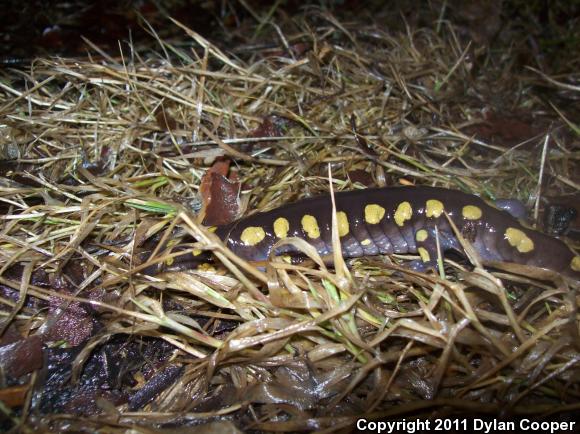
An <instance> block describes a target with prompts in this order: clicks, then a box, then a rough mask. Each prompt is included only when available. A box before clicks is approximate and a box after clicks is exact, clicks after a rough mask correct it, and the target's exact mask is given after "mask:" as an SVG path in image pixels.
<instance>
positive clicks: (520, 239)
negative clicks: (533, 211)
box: [505, 228, 534, 253]
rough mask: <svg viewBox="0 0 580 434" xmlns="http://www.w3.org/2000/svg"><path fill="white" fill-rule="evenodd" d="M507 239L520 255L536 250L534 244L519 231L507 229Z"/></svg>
mask: <svg viewBox="0 0 580 434" xmlns="http://www.w3.org/2000/svg"><path fill="white" fill-rule="evenodd" d="M505 238H506V240H507V241H508V243H510V246H512V247H515V248H516V249H517V250H518V252H520V253H528V252H531V251H532V250H534V242H533V241H532V240H531V239H530V238H529V237H528V236H527V235H526V234H525V233H524V232H523V231H520V230H519V229H516V228H507V229H506V231H505Z"/></svg>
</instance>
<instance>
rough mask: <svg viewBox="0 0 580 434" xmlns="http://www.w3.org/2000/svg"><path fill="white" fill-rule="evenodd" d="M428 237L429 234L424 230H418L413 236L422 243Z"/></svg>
mask: <svg viewBox="0 0 580 434" xmlns="http://www.w3.org/2000/svg"><path fill="white" fill-rule="evenodd" d="M428 237H429V233H428V232H427V231H426V230H425V229H419V230H418V231H417V233H416V234H415V239H416V240H417V241H418V242H420V243H422V242H423V241H425V240H426V239H427V238H428Z"/></svg>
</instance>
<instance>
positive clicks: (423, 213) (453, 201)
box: [217, 187, 580, 280]
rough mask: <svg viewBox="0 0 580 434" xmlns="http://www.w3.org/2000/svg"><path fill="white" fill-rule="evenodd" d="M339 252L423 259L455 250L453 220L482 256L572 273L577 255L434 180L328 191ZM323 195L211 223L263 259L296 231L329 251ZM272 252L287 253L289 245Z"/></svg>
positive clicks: (579, 265)
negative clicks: (418, 184) (332, 195)
mask: <svg viewBox="0 0 580 434" xmlns="http://www.w3.org/2000/svg"><path fill="white" fill-rule="evenodd" d="M335 201H336V211H337V222H338V232H339V236H340V241H341V247H342V252H343V256H344V257H346V258H354V257H359V256H365V255H378V254H391V253H418V254H419V256H420V257H421V260H422V261H423V263H425V264H426V265H433V264H434V263H435V262H434V261H436V259H437V249H436V237H437V238H438V239H439V244H440V247H441V250H442V251H443V252H444V251H447V250H456V251H458V252H462V251H463V249H462V247H461V245H460V243H459V241H458V240H457V238H456V236H455V233H454V231H453V229H452V227H451V225H450V224H449V220H448V218H447V217H446V215H447V216H449V218H450V219H451V220H452V221H453V223H454V224H455V225H456V227H457V228H458V230H459V231H460V233H461V234H462V236H463V237H464V238H465V239H466V240H468V241H469V242H470V243H471V244H472V245H473V247H474V248H475V249H476V251H477V252H478V253H479V255H480V256H481V258H482V259H483V260H484V261H499V262H515V263H519V264H525V265H532V266H536V267H541V268H546V269H549V270H553V271H556V272H558V273H561V274H563V275H565V276H568V277H571V278H572V279H575V280H580V256H577V255H576V254H574V252H572V250H571V249H570V248H569V247H568V246H567V245H566V244H565V243H564V242H562V241H561V240H559V239H557V238H553V237H550V236H548V235H545V234H543V233H541V232H537V231H534V230H532V229H528V228H526V227H524V226H523V225H522V224H520V223H519V222H518V220H517V219H515V218H514V217H512V215H510V214H509V213H508V212H506V211H504V210H501V209H498V208H496V207H495V206H493V205H490V204H488V203H486V202H485V201H484V200H482V199H481V198H479V197H477V196H473V195H470V194H466V193H462V192H460V191H455V190H448V189H444V188H435V187H389V188H375V189H367V190H356V191H348V192H339V193H336V194H335ZM331 222H332V204H331V198H330V195H326V196H320V197H315V198H310V199H306V200H302V201H298V202H295V203H292V204H288V205H284V206H282V207H279V208H277V209H274V210H271V211H267V212H262V213H256V214H252V215H250V216H248V217H245V218H242V219H240V220H238V221H236V222H234V223H233V224H231V225H228V226H225V227H221V228H218V229H217V234H218V236H219V237H220V238H221V239H222V240H224V241H225V242H226V244H227V246H228V247H229V248H230V249H231V250H232V251H233V252H234V253H236V254H237V255H239V256H241V257H243V258H245V259H247V260H250V261H264V260H267V259H268V257H269V255H270V253H271V251H272V249H273V246H274V244H275V243H276V242H278V241H279V240H281V239H283V238H286V237H299V238H303V239H305V240H307V241H308V242H309V243H310V244H312V245H313V246H314V247H315V248H316V249H317V250H318V252H319V253H320V254H321V255H323V256H324V255H329V254H331V253H332V241H331V234H332V233H331ZM274 253H275V254H284V253H293V250H292V246H291V245H284V246H282V247H279V248H278V250H277V251H276V252H274Z"/></svg>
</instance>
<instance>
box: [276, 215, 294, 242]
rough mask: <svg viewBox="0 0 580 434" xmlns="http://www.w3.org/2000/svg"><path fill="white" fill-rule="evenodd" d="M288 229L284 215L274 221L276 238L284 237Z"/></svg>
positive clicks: (288, 225)
mask: <svg viewBox="0 0 580 434" xmlns="http://www.w3.org/2000/svg"><path fill="white" fill-rule="evenodd" d="M289 229H290V223H288V220H286V219H285V218H284V217H278V218H277V219H276V220H275V221H274V233H275V234H276V236H277V237H278V238H286V236H287V235H288V230H289Z"/></svg>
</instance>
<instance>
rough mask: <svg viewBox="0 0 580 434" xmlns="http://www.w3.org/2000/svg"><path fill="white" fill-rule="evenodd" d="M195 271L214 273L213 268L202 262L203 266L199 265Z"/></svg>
mask: <svg viewBox="0 0 580 434" xmlns="http://www.w3.org/2000/svg"><path fill="white" fill-rule="evenodd" d="M197 269H198V270H199V271H213V272H215V271H216V269H215V267H214V266H213V265H212V264H210V263H208V262H204V263H203V264H200V266H199V267H197Z"/></svg>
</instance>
